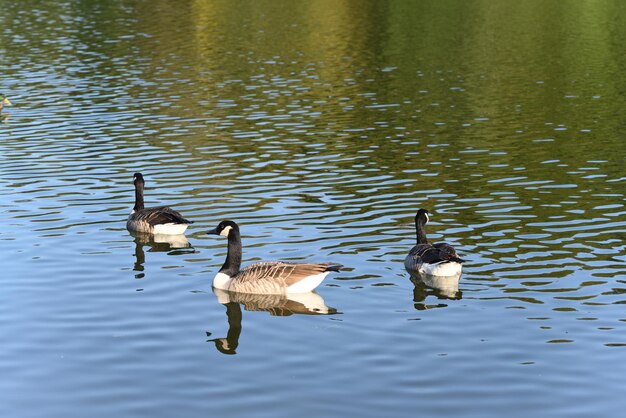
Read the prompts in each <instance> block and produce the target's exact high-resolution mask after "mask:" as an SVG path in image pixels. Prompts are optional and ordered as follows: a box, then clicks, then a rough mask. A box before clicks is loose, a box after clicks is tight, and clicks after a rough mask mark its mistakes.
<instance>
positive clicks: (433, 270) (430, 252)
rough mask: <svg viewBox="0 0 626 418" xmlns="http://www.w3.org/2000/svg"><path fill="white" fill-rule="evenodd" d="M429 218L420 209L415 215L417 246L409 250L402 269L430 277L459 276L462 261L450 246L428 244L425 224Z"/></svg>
mask: <svg viewBox="0 0 626 418" xmlns="http://www.w3.org/2000/svg"><path fill="white" fill-rule="evenodd" d="M429 220H430V218H429V217H428V211H427V210H426V209H420V210H418V211H417V214H416V215H415V231H416V234H417V244H416V245H415V246H414V247H413V248H411V251H409V254H408V255H407V256H406V258H405V259H404V267H406V269H407V270H408V271H409V272H419V273H422V274H428V275H431V276H455V275H457V274H461V270H462V269H463V262H464V260H462V259H460V258H459V256H458V255H457V254H456V251H455V250H454V247H452V245H450V244H446V243H444V242H440V243H437V244H430V243H428V239H427V238H426V224H427V223H428V221H429Z"/></svg>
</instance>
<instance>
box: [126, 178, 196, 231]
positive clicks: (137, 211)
mask: <svg viewBox="0 0 626 418" xmlns="http://www.w3.org/2000/svg"><path fill="white" fill-rule="evenodd" d="M133 182H134V183H135V206H134V207H133V210H132V211H131V212H130V215H129V216H128V221H127V222H126V229H128V230H129V231H134V232H146V233H149V234H163V235H178V234H182V233H183V232H185V230H186V229H187V227H188V226H189V224H192V223H193V222H192V221H189V220H187V219H185V218H183V216H182V215H181V214H180V213H178V212H176V211H175V210H174V209H172V208H169V207H167V206H156V207H153V208H145V207H144V206H143V189H144V185H145V182H144V180H143V175H142V174H141V173H135V174H134V176H133Z"/></svg>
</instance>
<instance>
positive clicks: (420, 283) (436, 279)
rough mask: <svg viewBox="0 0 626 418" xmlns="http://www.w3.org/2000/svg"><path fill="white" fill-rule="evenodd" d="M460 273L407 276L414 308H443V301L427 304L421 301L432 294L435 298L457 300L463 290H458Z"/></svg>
mask: <svg viewBox="0 0 626 418" xmlns="http://www.w3.org/2000/svg"><path fill="white" fill-rule="evenodd" d="M460 278H461V274H458V275H455V276H432V275H430V274H424V273H418V272H416V273H414V274H411V275H410V276H409V279H410V280H411V283H413V285H414V286H415V287H414V288H413V302H415V305H414V306H415V309H417V310H418V311H423V310H426V309H432V308H445V307H446V306H448V305H447V304H445V303H437V304H433V305H428V304H425V303H423V302H424V301H425V300H426V298H427V297H429V296H434V297H436V298H437V299H440V300H442V299H448V300H459V299H461V298H462V297H463V292H461V290H459V280H460Z"/></svg>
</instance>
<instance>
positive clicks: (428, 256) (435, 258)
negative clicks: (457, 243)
mask: <svg viewBox="0 0 626 418" xmlns="http://www.w3.org/2000/svg"><path fill="white" fill-rule="evenodd" d="M409 255H411V256H412V257H413V258H416V259H418V258H419V259H420V260H421V263H426V264H437V263H442V262H450V261H454V262H457V263H462V262H463V260H461V259H460V258H459V256H458V255H457V254H456V251H454V247H452V246H451V245H450V244H446V243H444V242H441V243H437V244H434V245H431V244H418V245H416V246H415V247H413V248H412V249H411V251H410V252H409Z"/></svg>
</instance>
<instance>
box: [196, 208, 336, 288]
mask: <svg viewBox="0 0 626 418" xmlns="http://www.w3.org/2000/svg"><path fill="white" fill-rule="evenodd" d="M207 234H212V235H221V236H224V237H227V238H228V253H227V255H226V261H225V262H224V265H223V266H222V268H221V269H220V271H219V272H218V273H217V275H216V276H215V278H214V279H213V287H215V288H217V289H222V290H230V291H233V292H240V293H263V294H286V293H305V292H310V291H312V290H313V289H315V288H316V287H317V286H319V284H320V283H322V280H324V278H325V277H326V276H327V275H328V273H330V272H331V271H339V270H340V269H341V268H342V267H343V266H342V265H341V264H336V263H291V262H286V261H261V262H257V263H254V264H251V265H249V266H247V267H246V268H244V269H243V270H240V266H241V234H240V233H239V226H238V225H237V224H236V223H235V222H233V221H230V220H224V221H222V222H220V223H219V225H217V227H215V228H214V229H212V230H211V231H209V232H207Z"/></svg>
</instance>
